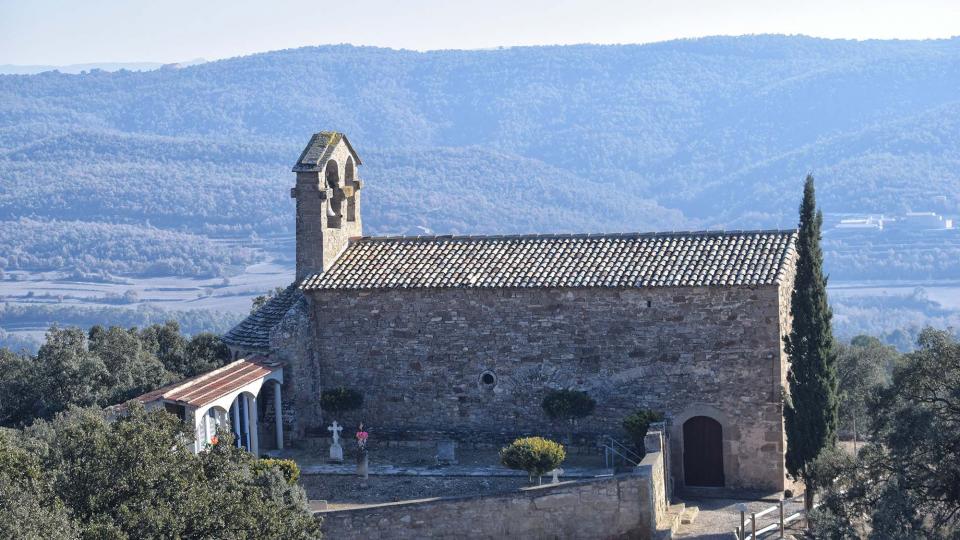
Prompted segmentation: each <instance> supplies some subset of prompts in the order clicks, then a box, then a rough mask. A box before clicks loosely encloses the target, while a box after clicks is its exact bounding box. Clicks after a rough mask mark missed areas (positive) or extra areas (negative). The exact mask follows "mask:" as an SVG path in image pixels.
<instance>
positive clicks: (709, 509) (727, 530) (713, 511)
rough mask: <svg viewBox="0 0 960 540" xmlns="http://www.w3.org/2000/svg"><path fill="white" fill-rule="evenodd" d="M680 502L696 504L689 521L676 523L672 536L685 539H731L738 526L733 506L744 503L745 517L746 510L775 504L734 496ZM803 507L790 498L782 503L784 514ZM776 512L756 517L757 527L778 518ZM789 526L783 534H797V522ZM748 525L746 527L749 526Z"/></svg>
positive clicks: (761, 526)
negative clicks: (675, 531) (735, 498)
mask: <svg viewBox="0 0 960 540" xmlns="http://www.w3.org/2000/svg"><path fill="white" fill-rule="evenodd" d="M684 502H686V503H687V506H697V507H699V508H700V513H699V514H698V515H697V518H696V519H695V520H694V522H693V523H691V524H688V525H680V530H679V532H678V533H677V534H676V535H675V536H674V538H686V539H696V540H731V539H732V538H733V530H734V528H736V527H738V526H740V512H739V510H737V505H738V504H740V503H745V504H746V505H747V514H748V515H747V518H748V519H749V513H750V512H760V511H761V510H766V509H767V508H769V507H770V506H772V505H774V504H775V503H772V502H763V501H753V502H747V501H739V500H734V499H687V500H685V501H684ZM801 508H803V504H802V503H800V502H793V501H790V502H788V503H787V504H786V505H785V506H784V516H785V517H786V516H789V515H790V514H793V513H794V512H797V511H798V510H800V509H801ZM779 516H780V515H779V512H774V513H772V514H767V515H765V516H762V517H760V518H758V519H757V524H758V527H757V528H758V529H760V528H763V527H765V526H767V525H769V524H771V523H775V522H777V521H778V520H779ZM790 525H792V526H793V527H788V530H787V532H786V533H787V534H791V533H792V534H795V535H798V534H799V529H798V528H797V523H796V522H794V523H791V524H790ZM749 527H750V526H749V525H747V528H748V529H749ZM778 536H779V534H778V533H776V532H774V533H771V534H768V535H767V536H766V537H761V538H777V537H778Z"/></svg>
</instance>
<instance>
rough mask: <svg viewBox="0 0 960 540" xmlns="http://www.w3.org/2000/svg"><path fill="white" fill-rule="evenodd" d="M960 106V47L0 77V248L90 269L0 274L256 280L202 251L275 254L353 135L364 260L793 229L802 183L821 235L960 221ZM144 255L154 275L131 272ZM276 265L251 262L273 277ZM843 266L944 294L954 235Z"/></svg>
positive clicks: (344, 50)
mask: <svg viewBox="0 0 960 540" xmlns="http://www.w3.org/2000/svg"><path fill="white" fill-rule="evenodd" d="M957 88H960V38H954V39H952V40H940V41H923V42H920V41H864V42H856V41H841V40H821V39H813V38H806V37H786V36H748V37H738V38H705V39H698V40H681V41H671V42H665V43H657V44H650V45H624V46H593V45H583V46H555V47H523V48H508V49H497V50H479V51H434V52H414V51H402V50H388V49H378V48H370V47H351V46H322V47H310V48H301V49H293V50H284V51H276V52H270V53H263V54H257V55H253V56H248V57H242V58H234V59H229V60H222V61H217V62H210V63H205V64H201V65H196V66H191V67H187V68H184V69H176V70H156V71H147V72H131V71H118V72H113V73H109V72H104V71H95V72H90V73H83V74H76V75H71V74H64V73H53V72H48V73H42V74H37V75H3V76H0V180H2V182H0V231H4V230H6V231H13V230H18V231H20V229H21V225H20V224H21V223H29V224H30V226H31V227H33V229H37V227H38V226H37V224H38V223H45V222H49V223H51V224H52V226H51V231H52V232H53V233H54V234H55V236H54V237H53V238H71V237H72V236H71V235H70V234H66V232H67V231H65V229H69V232H70V233H71V234H73V233H74V232H76V233H77V234H81V235H82V234H83V233H85V232H87V231H89V234H90V237H91V238H95V239H96V240H94V241H93V242H95V243H96V244H97V246H96V247H97V250H96V253H92V254H90V256H89V257H84V253H83V252H82V251H83V249H85V248H83V245H82V243H81V244H78V245H76V246H72V248H71V249H58V247H57V242H56V241H53V240H51V239H47V240H46V241H44V240H37V239H35V238H33V239H31V238H30V235H29V234H25V233H24V232H22V231H21V232H19V234H12V233H11V234H4V238H3V239H2V241H3V242H2V244H3V245H4V248H5V250H9V251H10V252H11V253H16V252H18V251H17V246H18V245H19V246H20V249H19V253H23V252H24V250H25V249H30V250H31V252H30V255H31V256H29V257H27V256H22V255H21V256H18V257H17V258H16V261H15V263H12V262H11V260H10V259H11V257H5V258H4V255H3V254H0V270H3V269H4V268H5V269H6V270H7V271H10V270H24V271H28V272H30V271H32V272H37V271H52V270H58V269H59V270H62V271H66V272H75V271H81V272H85V273H86V272H91V271H94V272H95V271H96V270H97V268H96V267H97V266H98V264H99V263H98V261H103V265H104V266H107V267H109V268H108V269H107V270H108V271H109V272H112V273H119V274H122V275H142V274H144V273H146V274H150V273H152V274H154V275H187V274H189V273H190V272H192V271H193V269H198V271H199V272H200V273H202V274H203V275H218V274H222V275H231V273H233V272H236V271H239V270H238V269H239V268H242V266H243V265H244V264H248V263H249V262H251V261H252V260H255V259H258V258H261V259H262V258H264V257H267V256H268V255H269V254H264V253H261V254H259V255H258V254H257V253H256V252H255V250H254V251H244V252H242V253H233V254H232V253H230V252H229V251H225V250H224V249H222V248H221V247H217V248H211V246H210V244H209V240H208V239H210V238H213V239H215V240H218V241H219V240H222V239H225V238H229V239H238V240H244V241H247V240H249V239H253V240H251V242H254V243H255V244H256V239H257V238H264V237H283V238H289V236H290V235H291V234H292V228H293V212H292V210H293V206H292V203H291V200H290V199H289V193H288V188H289V187H290V186H291V185H292V181H293V179H292V174H291V173H290V172H289V168H290V165H291V163H292V161H293V160H294V158H295V157H296V155H297V154H298V152H299V150H300V148H301V146H302V145H303V144H304V142H305V141H306V140H307V139H308V137H309V135H310V133H311V132H313V131H317V130H320V129H336V130H340V131H344V132H346V133H348V134H349V135H350V139H351V141H352V142H353V143H354V145H355V147H356V148H357V149H358V150H359V152H360V154H361V156H362V157H363V159H364V166H363V168H362V169H361V175H362V176H363V177H364V178H365V180H366V184H367V186H368V190H367V191H366V192H365V196H364V208H363V212H364V224H365V227H366V231H367V232H368V233H371V234H382V233H403V234H418V233H424V232H435V233H513V232H533V231H536V232H560V231H590V232H598V231H644V230H671V229H702V228H718V227H724V228H755V227H764V228H766V227H789V226H792V225H793V224H794V223H795V222H796V207H797V204H798V201H799V197H800V186H801V182H802V180H803V177H804V175H805V174H806V173H807V172H808V171H812V172H814V173H815V174H816V176H817V182H818V197H819V202H820V204H821V206H822V207H823V208H824V210H825V211H826V212H828V213H887V214H890V213H897V212H906V211H909V210H934V211H937V212H940V213H943V214H946V215H948V216H950V215H956V214H960V97H958V96H957V94H956V89H957ZM24 219H27V220H29V221H27V222H24V221H21V220H24ZM143 240H146V245H147V246H148V247H149V249H150V250H151V251H150V253H151V255H150V256H149V257H154V258H160V259H165V260H167V261H170V262H169V264H160V265H153V264H150V261H148V260H146V258H145V256H144V254H142V253H136V250H131V249H128V247H129V246H132V245H136V244H137V243H138V242H141V241H143ZM175 243H176V244H179V246H176V245H174V244H175ZM113 244H116V246H114V245H113ZM267 244H269V243H267ZM281 244H282V245H283V246H284V247H283V248H282V250H281V251H282V253H277V254H274V255H269V256H270V257H274V256H276V257H279V259H277V260H278V261H281V262H282V261H285V260H288V259H287V258H288V257H289V246H290V242H289V241H285V242H282V243H281ZM872 244H875V245H880V244H882V242H872ZM858 246H859V244H855V245H853V246H852V247H851V245H850V241H849V240H848V241H846V244H844V245H838V246H837V248H836V250H835V252H831V251H830V250H829V249H828V252H827V267H828V271H829V272H830V273H831V274H832V275H834V276H839V277H841V278H843V279H858V278H860V277H862V275H863V273H864V272H867V273H869V274H870V276H869V277H876V276H880V277H884V278H888V279H889V278H897V279H901V280H911V279H914V278H915V277H916V276H922V277H923V278H924V279H940V278H949V277H951V274H953V273H954V271H953V269H952V266H951V265H949V264H945V263H944V261H949V260H956V258H957V257H958V256H960V236H958V235H956V234H952V235H946V236H944V237H942V238H939V239H938V240H937V241H936V242H934V243H930V242H925V243H923V247H916V246H914V247H911V245H910V244H900V245H897V246H895V248H894V252H895V255H896V256H895V257H891V256H890V254H891V253H892V252H891V251H890V250H889V249H886V248H883V249H874V248H871V249H870V250H867V251H865V252H864V253H863V254H861V253H860V252H859V251H858V250H859V247H858ZM254 248H256V249H261V248H263V249H265V250H268V251H269V250H270V249H273V248H272V246H270V245H267V246H263V245H261V244H256V245H255V246H254ZM828 248H830V246H828ZM251 249H253V248H251ZM850 253H854V255H855V256H851V255H850ZM107 258H110V261H109V264H107ZM892 259H896V262H895V264H893V263H890V262H889V261H890V260H892ZM58 265H59V266H58ZM953 277H956V276H953ZM0 325H2V323H0Z"/></svg>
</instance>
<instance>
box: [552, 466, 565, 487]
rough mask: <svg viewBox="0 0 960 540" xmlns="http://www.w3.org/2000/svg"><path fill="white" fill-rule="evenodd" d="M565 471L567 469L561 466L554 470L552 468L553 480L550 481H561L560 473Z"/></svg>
mask: <svg viewBox="0 0 960 540" xmlns="http://www.w3.org/2000/svg"><path fill="white" fill-rule="evenodd" d="M564 472H565V471H564V470H563V469H561V468H559V467H558V468H556V469H554V470H552V471H550V474H552V475H553V480H551V481H550V482H551V483H552V484H559V483H560V475H561V474H563V473H564Z"/></svg>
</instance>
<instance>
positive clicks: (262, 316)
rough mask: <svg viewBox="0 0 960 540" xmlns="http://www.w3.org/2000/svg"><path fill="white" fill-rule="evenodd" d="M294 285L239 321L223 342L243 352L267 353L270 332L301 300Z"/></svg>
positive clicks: (300, 294)
mask: <svg viewBox="0 0 960 540" xmlns="http://www.w3.org/2000/svg"><path fill="white" fill-rule="evenodd" d="M296 285H297V284H296V283H293V284H291V285H290V286H289V287H287V288H286V289H285V290H284V291H283V292H282V293H280V294H278V295H277V296H274V297H273V298H271V299H270V300H269V301H268V302H267V303H266V304H264V305H263V306H261V307H260V309H258V310H257V311H255V312H254V313H251V314H250V315H249V316H247V318H246V319H244V320H242V321H240V323H239V324H237V325H236V326H234V327H233V328H231V329H230V331H229V332H227V333H226V334H225V335H224V336H223V341H224V342H225V343H226V344H227V345H232V346H234V347H237V348H240V349H243V350H245V351H258V352H269V351H270V330H271V329H273V327H274V326H276V325H277V324H279V323H280V320H281V319H283V316H284V315H286V314H287V311H289V310H290V308H291V307H292V306H293V304H294V303H295V302H296V301H297V300H299V299H301V298H303V293H302V292H300V291H299V290H297V286H296Z"/></svg>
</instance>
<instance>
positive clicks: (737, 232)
mask: <svg viewBox="0 0 960 540" xmlns="http://www.w3.org/2000/svg"><path fill="white" fill-rule="evenodd" d="M796 232H797V229H731V230H726V229H702V230H680V231H647V232H622V231H619V232H594V233H515V234H418V235H384V236H372V235H363V236H359V237H356V240H358V241H361V242H368V243H369V242H377V241H403V240H425V241H429V240H440V239H445V240H502V239H511V240H512V239H575V238H657V237H664V238H668V237H704V236H744V235H751V234H781V235H788V234H796Z"/></svg>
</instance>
